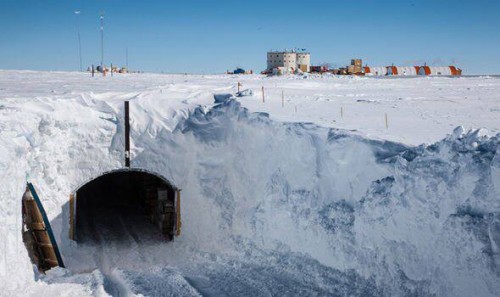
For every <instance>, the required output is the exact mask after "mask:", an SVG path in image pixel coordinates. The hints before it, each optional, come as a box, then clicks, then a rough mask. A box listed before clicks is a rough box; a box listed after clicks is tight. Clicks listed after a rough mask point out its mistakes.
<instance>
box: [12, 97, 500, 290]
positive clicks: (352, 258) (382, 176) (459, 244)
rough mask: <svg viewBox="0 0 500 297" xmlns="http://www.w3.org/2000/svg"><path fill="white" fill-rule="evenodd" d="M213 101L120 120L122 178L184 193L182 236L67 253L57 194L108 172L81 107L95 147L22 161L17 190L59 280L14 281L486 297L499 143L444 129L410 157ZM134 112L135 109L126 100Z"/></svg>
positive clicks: (499, 184)
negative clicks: (126, 148)
mask: <svg viewBox="0 0 500 297" xmlns="http://www.w3.org/2000/svg"><path fill="white" fill-rule="evenodd" d="M217 98H218V103H216V104H214V105H213V106H210V107H206V106H200V107H197V108H194V109H192V110H190V111H187V112H185V113H184V117H178V116H177V115H178V114H177V112H176V117H175V119H176V120H175V121H172V120H171V119H172V118H173V117H172V116H171V114H168V113H166V112H165V111H164V110H162V109H161V108H160V109H159V110H156V111H155V112H154V113H152V114H154V116H151V117H150V116H148V114H147V113H146V114H143V115H142V117H141V118H140V119H138V118H137V117H136V119H137V120H135V121H134V120H133V122H132V143H133V159H132V166H133V167H137V168H144V169H146V170H151V171H153V172H157V173H159V174H161V175H162V176H164V177H166V178H167V179H168V180H169V181H172V182H173V183H174V184H175V185H177V186H178V187H180V188H182V189H183V190H182V197H183V199H182V203H181V204H182V219H183V229H182V235H181V236H180V237H178V238H176V240H175V241H174V242H172V243H165V244H161V243H150V244H149V243H147V242H130V244H128V245H124V246H116V245H109V246H103V247H88V248H81V247H79V246H77V245H76V244H75V243H73V242H71V241H70V240H69V239H67V226H66V223H65V222H67V215H68V214H67V209H66V210H65V204H66V203H67V201H66V198H67V196H68V194H69V192H70V189H74V188H75V187H76V185H78V184H80V183H81V182H82V181H84V180H88V179H90V178H91V177H92V176H96V175H98V174H99V171H104V169H110V168H113V167H117V166H120V165H119V164H120V160H121V156H120V152H121V147H122V143H121V140H120V139H121V138H122V133H123V131H121V130H120V128H119V126H120V120H116V119H119V118H121V117H120V113H121V112H122V111H121V110H120V108H119V107H113V106H111V107H108V106H107V105H106V104H104V103H102V102H100V103H98V104H95V105H93V106H91V107H90V108H92V109H94V112H95V114H94V117H97V116H98V117H101V118H104V120H103V121H102V123H100V124H99V129H103V131H102V132H103V133H104V134H106V135H107V136H102V135H101V138H95V137H94V138H92V137H91V138H89V139H87V138H85V139H84V147H83V148H82V153H81V154H82V155H79V154H74V155H73V156H74V158H69V157H63V156H68V155H69V154H71V153H70V152H72V151H73V150H75V149H77V146H78V147H80V148H81V146H82V142H81V141H80V142H76V141H75V142H71V141H69V142H67V144H68V147H67V148H65V149H59V150H57V151H56V152H53V154H58V155H52V156H50V157H48V156H45V155H40V154H38V155H37V156H36V158H35V159H31V160H30V161H29V163H28V165H27V166H26V167H25V168H34V167H37V169H35V170H33V173H34V174H33V176H32V177H31V179H32V180H36V179H37V178H39V180H37V181H38V185H39V187H40V189H41V191H40V192H41V193H40V196H43V197H42V199H46V200H47V201H45V202H44V203H46V206H45V207H46V208H50V209H51V211H52V214H53V216H52V217H53V220H52V223H53V224H54V226H53V227H54V229H55V230H56V232H58V237H59V238H58V240H59V241H60V245H61V252H62V254H63V257H64V260H65V263H66V266H67V269H66V270H64V269H54V270H53V271H51V272H49V273H48V274H47V275H46V276H44V275H36V277H35V278H36V279H39V280H38V281H37V283H36V286H35V285H33V284H32V283H30V281H27V283H28V284H31V285H32V286H35V287H36V288H37V289H36V290H45V292H53V291H51V290H54V291H55V290H61V291H64V290H68V291H69V290H70V288H71V290H74V288H75V287H77V288H79V290H82V292H85V293H86V294H89V295H106V294H112V295H134V294H143V295H145V296H160V295H162V296H200V295H202V296H274V295H286V296H388V295H392V296H432V295H435V296H471V295H475V296H495V295H496V293H498V292H500V267H499V265H500V254H499V246H500V200H499V199H498V197H500V156H499V150H500V147H499V142H500V134H497V135H496V136H487V135H484V133H483V131H482V130H473V131H468V132H466V131H464V129H462V128H460V127H459V128H456V129H455V130H454V131H453V133H452V134H450V135H449V136H448V137H446V138H445V139H443V140H442V141H439V142H437V143H435V144H432V145H421V146H418V147H409V146H405V145H402V144H399V143H394V142H389V141H381V140H372V139H366V138H363V137H361V136H359V135H355V134H354V133H350V132H349V131H345V130H338V129H329V128H323V127H319V126H317V125H314V124H310V123H283V122H276V121H273V120H271V119H270V118H269V116H268V115H267V114H264V113H251V112H249V111H248V110H247V109H245V108H243V107H241V105H240V103H239V102H238V101H236V100H235V99H233V98H232V97H230V96H218V97H217ZM148 104H149V103H148ZM141 105H142V102H141V99H140V98H139V99H136V100H133V101H132V102H131V106H132V108H134V106H136V107H138V109H140V108H141ZM146 106H147V105H146ZM95 108H100V110H101V113H100V112H96V111H95ZM136 110H137V109H136ZM102 112H104V115H103V114H102ZM167 115H168V116H167ZM132 118H134V116H133V115H132ZM167 118H168V119H167ZM106 119H108V120H106ZM44 121H45V122H44ZM162 121H165V122H162ZM172 123H175V124H172ZM39 125H40V127H41V128H40V130H39V131H40V132H39V133H49V135H59V134H58V133H59V132H55V130H56V129H57V127H56V125H55V123H54V122H50V121H47V120H46V119H42V120H41V121H40V123H39ZM74 125H75V126H78V125H79V127H80V128H82V127H83V129H85V127H86V126H85V125H84V124H82V123H79V124H74ZM93 127H94V126H92V125H91V126H89V127H87V128H88V129H87V132H89V133H90V128H93ZM113 129H116V130H115V133H110V131H112V130H113ZM44 131H45V132H44ZM47 131H48V132H47ZM80 133H81V134H85V133H84V132H80ZM37 137H42V136H27V137H26V138H27V139H30V138H31V139H32V141H35V142H36V141H37V140H36V139H37ZM58 137H61V136H58ZM43 139H44V140H43V141H42V142H41V144H39V145H38V146H39V150H40V151H41V150H42V148H43V146H42V147H40V145H42V144H43V142H51V141H52V142H54V141H57V140H60V138H59V139H58V138H57V137H56V139H53V140H51V139H50V137H47V138H43ZM52 145H53V144H52ZM52 145H47V147H52ZM61 146H63V144H61ZM61 155H62V156H61ZM58 158H59V159H61V160H60V162H56V165H55V164H54V163H53V162H54V159H56V160H57V159H58ZM68 159H69V160H68ZM91 160H96V161H95V164H97V165H92V164H94V163H92V161H91ZM78 164H84V165H85V166H79V165H78ZM54 166H59V168H57V169H54ZM40 167H42V168H40ZM63 173H64V174H63ZM55 180H57V181H55ZM18 188H22V187H21V186H19V187H18ZM16 189H17V188H16ZM21 193H22V192H21V191H20V192H19V193H16V194H19V195H18V196H19V198H20V195H21ZM55 197H57V198H55ZM47 202H48V203H47ZM61 207H62V212H61ZM58 211H59V212H60V214H57V212H58ZM27 263H29V259H28V258H27V255H26V254H25V255H24V259H23V262H22V263H19V264H20V266H21V267H22V268H19V269H17V270H16V273H18V274H22V273H23V272H20V271H26V270H29V265H27ZM29 278H30V276H29V274H28V276H27V277H25V278H24V279H29ZM16 282H17V283H16ZM21 284H22V283H21V280H17V281H14V280H13V284H11V285H10V286H11V287H16V286H21ZM35 287H34V288H35ZM54 288H58V289H54ZM33 290H35V289H33Z"/></svg>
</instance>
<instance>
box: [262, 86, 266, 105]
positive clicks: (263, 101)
mask: <svg viewBox="0 0 500 297" xmlns="http://www.w3.org/2000/svg"><path fill="white" fill-rule="evenodd" d="M265 102H266V98H265V97H264V86H262V103H265Z"/></svg>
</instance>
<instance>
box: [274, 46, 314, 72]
mask: <svg viewBox="0 0 500 297" xmlns="http://www.w3.org/2000/svg"><path fill="white" fill-rule="evenodd" d="M310 68H311V54H310V53H309V52H305V51H297V50H290V51H289V50H284V51H269V52H267V71H268V72H273V71H274V70H275V69H278V70H279V71H280V72H281V73H283V74H285V73H295V72H297V71H301V72H309V71H310Z"/></svg>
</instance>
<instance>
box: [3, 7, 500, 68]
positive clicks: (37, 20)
mask: <svg viewBox="0 0 500 297" xmlns="http://www.w3.org/2000/svg"><path fill="white" fill-rule="evenodd" d="M75 10H80V11H81V14H80V15H79V18H80V30H81V39H82V55H83V64H84V68H86V66H88V65H90V64H92V63H94V64H98V63H99V61H100V31H99V12H100V11H101V10H103V11H104V12H105V53H104V56H105V57H104V60H105V64H109V63H110V62H113V64H118V65H123V64H125V57H126V54H125V53H126V48H128V52H129V66H130V68H132V69H139V70H144V71H154V72H189V73H214V72H223V71H225V70H227V69H234V68H235V67H236V66H241V67H243V68H246V69H253V70H255V71H261V70H263V69H264V68H265V67H266V51H267V50H269V49H284V48H294V47H298V48H306V49H307V50H308V51H310V52H311V58H312V62H313V64H321V63H332V64H334V65H337V66H341V65H346V64H348V63H349V62H350V59H351V58H354V57H360V58H362V59H363V63H365V64H369V65H372V66H383V65H390V64H392V63H394V64H396V65H413V64H422V63H424V62H427V63H428V64H430V65H432V64H435V65H448V64H454V65H457V66H459V67H461V68H462V69H464V71H465V73H468V74H478V73H500V71H499V70H498V69H500V22H499V16H500V1H480V0H476V1H460V0H455V1H453V0H439V1H438V0H430V1H427V0H422V1H419V0H414V1H403V0H401V1H383V0H371V1H368V0H345V1H335V0H324V1H319V0H318V1H315V0H302V1H295V0H288V1H271V0H268V1H261V0H252V1H239V0H222V1H217V0H197V1H194V0H183V1H180V0H179V1H168V0H163V1H152V0H151V1H148V0H143V1H139V0H137V1H126V0H121V1H118V0H114V1H106V0H99V1H97V0H95V1H94V0H80V1H78V0H61V1H55V0H45V1H39V0H38V1H37V0H0V69H33V70H78V68H79V58H78V40H77V29H76V22H77V19H76V16H75V14H74V13H73V12H74V11H75Z"/></svg>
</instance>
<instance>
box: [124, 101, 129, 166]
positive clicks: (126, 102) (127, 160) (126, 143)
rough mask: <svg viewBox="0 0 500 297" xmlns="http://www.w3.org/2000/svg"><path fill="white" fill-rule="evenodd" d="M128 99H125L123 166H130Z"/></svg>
mask: <svg viewBox="0 0 500 297" xmlns="http://www.w3.org/2000/svg"><path fill="white" fill-rule="evenodd" d="M128 103H129V102H128V101H125V167H127V168H128V167H130V122H129V107H128Z"/></svg>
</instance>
